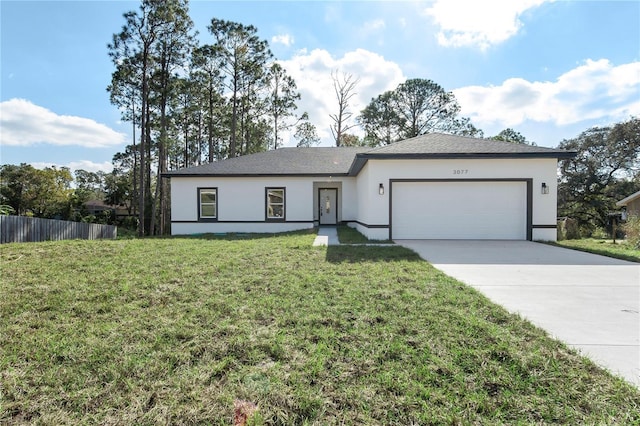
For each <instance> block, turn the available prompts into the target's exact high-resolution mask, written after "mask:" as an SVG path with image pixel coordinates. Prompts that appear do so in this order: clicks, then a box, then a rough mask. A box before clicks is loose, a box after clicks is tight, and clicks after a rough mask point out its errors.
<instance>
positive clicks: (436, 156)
mask: <svg viewBox="0 0 640 426" xmlns="http://www.w3.org/2000/svg"><path fill="white" fill-rule="evenodd" d="M508 143H511V142H508ZM576 154H577V153H576V152H573V151H565V152H520V153H493V152H487V153H468V154H465V153H450V154H446V153H424V154H374V153H364V154H356V158H355V160H354V161H353V164H352V166H351V169H349V176H357V175H358V173H360V170H362V168H363V167H364V166H365V164H367V162H368V161H369V160H370V159H371V160H461V159H467V160H479V159H485V160H487V159H525V158H555V159H558V160H564V159H571V158H574V157H575V156H576Z"/></svg>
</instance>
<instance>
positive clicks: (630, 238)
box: [622, 215, 640, 249]
mask: <svg viewBox="0 0 640 426" xmlns="http://www.w3.org/2000/svg"><path fill="white" fill-rule="evenodd" d="M622 229H623V230H624V232H625V234H626V235H627V242H628V243H629V244H630V245H631V246H632V247H634V248H637V249H640V216H639V215H632V216H629V217H628V218H627V222H626V223H625V224H624V225H622Z"/></svg>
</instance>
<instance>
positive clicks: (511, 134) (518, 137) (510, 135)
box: [489, 127, 536, 145]
mask: <svg viewBox="0 0 640 426" xmlns="http://www.w3.org/2000/svg"><path fill="white" fill-rule="evenodd" d="M489 139H493V140H494V141H504V142H511V143H520V144H524V145H536V144H535V142H530V141H528V140H527V138H525V137H524V136H523V135H522V133H520V132H517V131H515V130H513V129H512V128H510V127H508V128H506V129H504V130H502V131H501V132H500V133H498V134H497V135H495V136H492V137H491V138H489Z"/></svg>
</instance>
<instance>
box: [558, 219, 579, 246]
mask: <svg viewBox="0 0 640 426" xmlns="http://www.w3.org/2000/svg"><path fill="white" fill-rule="evenodd" d="M580 234H581V233H580V226H579V225H578V221H577V220H575V219H572V218H570V217H565V218H562V219H561V220H559V221H558V240H560V241H562V240H576V239H579V238H580Z"/></svg>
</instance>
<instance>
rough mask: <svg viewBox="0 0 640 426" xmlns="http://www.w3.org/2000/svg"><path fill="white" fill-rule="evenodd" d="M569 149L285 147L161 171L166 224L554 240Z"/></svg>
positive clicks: (431, 141) (445, 143)
mask: <svg viewBox="0 0 640 426" xmlns="http://www.w3.org/2000/svg"><path fill="white" fill-rule="evenodd" d="M574 156H575V153H574V152H570V151H564V150H559V149H552V148H544V147H535V146H529V145H521V144H514V143H509V142H500V141H493V140H485V139H475V138H468V137H461V136H453V135H445V134H437V133H436V134H428V135H423V136H418V137H416V138H412V139H407V140H404V141H401V142H397V143H394V144H391V145H387V146H383V147H378V148H366V147H358V148H353V147H352V148H349V147H340V148H335V147H332V148H322V147H317V148H281V149H277V150H272V151H267V152H262V153H258V154H252V155H247V156H243V157H237V158H231V159H227V160H223V161H218V162H214V163H210V164H205V165H202V166H197V167H191V168H185V169H182V170H177V171H172V172H169V173H166V174H165V175H164V177H166V178H169V179H170V180H171V233H172V234H173V235H181V234H199V233H226V232H269V233H270V232H283V231H292V230H298V229H305V228H312V227H314V226H319V225H320V226H321V225H335V224H347V225H349V226H352V227H355V228H357V229H358V230H359V231H360V232H361V233H363V234H364V235H366V236H367V237H369V238H370V239H509V240H549V241H555V240H556V204H557V195H556V189H557V184H556V182H557V162H558V159H564V158H572V157H574Z"/></svg>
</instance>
